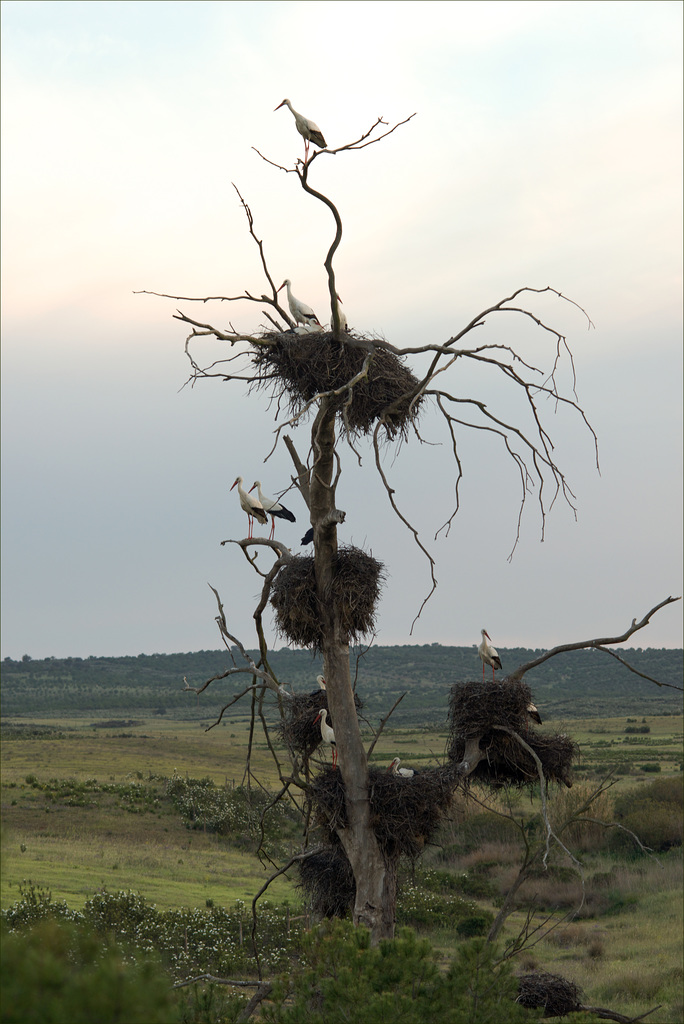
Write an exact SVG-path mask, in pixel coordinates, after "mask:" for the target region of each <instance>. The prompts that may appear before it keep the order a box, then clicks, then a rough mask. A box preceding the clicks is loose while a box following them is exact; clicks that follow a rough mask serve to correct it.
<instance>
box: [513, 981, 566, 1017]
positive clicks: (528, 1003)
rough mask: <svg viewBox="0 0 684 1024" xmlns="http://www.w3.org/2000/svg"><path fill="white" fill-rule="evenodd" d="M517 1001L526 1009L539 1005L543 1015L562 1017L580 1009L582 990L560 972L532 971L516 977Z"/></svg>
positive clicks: (533, 1008) (532, 1008)
mask: <svg viewBox="0 0 684 1024" xmlns="http://www.w3.org/2000/svg"><path fill="white" fill-rule="evenodd" d="M518 986H519V987H518V998H517V1000H516V1001H517V1002H518V1003H520V1005H521V1006H524V1007H525V1009H526V1010H535V1009H537V1008H538V1007H541V1008H542V1009H543V1010H544V1014H543V1016H544V1017H564V1016H565V1015H566V1014H567V1013H576V1012H577V1011H578V1010H580V1009H581V1004H580V998H581V996H582V991H581V989H579V988H578V987H577V985H575V983H574V982H572V981H568V980H567V978H562V977H561V976H560V974H547V973H546V971H534V972H533V973H532V974H523V975H521V976H520V977H519V978H518Z"/></svg>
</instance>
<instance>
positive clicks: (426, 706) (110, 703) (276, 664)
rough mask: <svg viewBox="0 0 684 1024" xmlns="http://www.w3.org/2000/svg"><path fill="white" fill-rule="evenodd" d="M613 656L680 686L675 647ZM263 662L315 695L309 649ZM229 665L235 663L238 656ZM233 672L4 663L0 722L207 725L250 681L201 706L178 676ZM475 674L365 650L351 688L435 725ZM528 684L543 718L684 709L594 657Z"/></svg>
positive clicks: (372, 710)
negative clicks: (130, 717)
mask: <svg viewBox="0 0 684 1024" xmlns="http://www.w3.org/2000/svg"><path fill="white" fill-rule="evenodd" d="M499 653H500V655H501V659H502V661H503V666H504V671H506V670H508V671H510V670H512V669H513V668H515V667H516V666H518V665H520V664H523V663H524V662H527V661H531V660H532V659H533V658H534V657H535V656H538V655H539V654H541V653H542V651H532V650H526V649H524V648H508V649H500V651H499ZM252 655H253V656H255V652H252ZM620 655H621V657H623V658H624V659H625V660H626V661H628V662H629V663H630V664H631V665H633V666H634V668H636V669H637V670H638V671H640V672H643V673H645V674H646V675H649V676H651V677H653V678H655V679H658V680H659V681H661V682H663V683H671V684H675V685H678V686H681V684H682V675H683V670H684V657H683V652H682V650H681V649H677V650H671V649H667V648H661V649H658V648H647V649H643V650H642V648H640V647H639V648H636V649H634V648H633V649H629V650H620ZM270 662H271V666H272V668H273V671H274V672H275V673H276V674H277V676H278V679H279V681H280V682H281V683H283V684H285V685H286V686H288V687H291V688H292V689H293V690H295V691H307V690H312V689H315V688H316V675H317V673H318V672H320V671H321V663H320V661H319V660H316V659H313V658H312V656H311V654H310V653H308V652H307V651H292V650H289V649H287V648H283V649H281V650H280V651H275V652H272V653H271V655H270ZM236 663H237V664H238V665H239V664H240V661H239V655H238V653H237V652H236ZM231 665H232V662H231V659H230V656H229V654H228V652H227V651H225V650H220V651H197V652H195V653H188V654H150V655H147V654H140V655H138V656H137V657H135V656H133V657H123V658H94V657H91V658H45V659H42V660H35V661H34V660H32V659H31V658H28V656H24V658H23V659H22V660H20V661H13V660H12V659H11V658H5V660H4V661H3V662H2V690H1V698H2V699H1V706H2V715H3V717H4V718H5V719H6V718H8V717H10V716H18V715H23V716H36V717H39V716H42V717H51V716H58V715H68V716H79V715H85V716H88V715H90V716H97V715H101V714H102V713H104V714H115V715H116V716H117V717H121V716H125V715H127V714H134V715H138V716H140V715H147V716H150V715H154V714H159V715H169V716H172V717H177V718H201V719H203V720H204V719H210V718H211V717H212V716H213V715H214V714H216V713H217V712H218V710H219V709H220V708H221V707H222V706H223V705H224V704H225V703H227V702H228V700H229V699H230V697H231V696H232V695H234V694H236V693H238V692H239V691H240V690H241V689H243V688H244V687H245V686H247V685H249V683H250V681H251V680H250V676H249V675H238V676H236V677H233V678H231V679H223V680H216V681H215V682H213V683H212V684H211V686H210V687H208V689H207V690H206V691H205V692H204V693H203V694H202V695H201V697H199V699H198V698H197V697H196V696H195V695H194V694H188V693H184V692H183V685H184V684H183V678H184V677H186V678H187V680H188V683H189V684H190V685H191V686H198V685H201V684H202V683H204V682H205V681H206V680H207V679H210V678H211V677H212V676H216V675H218V674H220V673H221V672H223V671H225V670H226V669H228V668H229V667H231ZM352 671H354V666H353V668H352ZM481 674H482V668H481V665H480V660H479V658H478V655H477V650H476V648H475V646H474V645H473V646H472V647H444V646H442V645H441V644H429V645H427V644H426V645H424V646H418V645H416V646H402V647H372V648H371V649H370V650H369V651H367V652H366V654H364V656H363V657H362V658H360V659H359V661H358V682H357V689H358V693H359V695H360V696H361V697H362V698H363V700H364V704H365V710H364V715H365V716H366V717H370V718H371V719H374V720H376V721H377V719H378V718H379V717H381V716H382V715H384V714H386V712H387V711H388V710H389V708H390V707H391V706H392V704H393V703H394V701H395V700H396V699H397V697H399V696H400V694H402V693H403V692H404V691H408V692H407V695H406V697H405V698H404V700H403V701H402V703H401V704H400V705H399V707H398V708H397V710H396V712H395V713H394V715H393V717H392V723H393V724H394V725H395V726H404V727H408V726H411V727H415V726H423V725H424V726H437V725H442V724H443V723H444V721H445V718H446V709H447V700H448V693H449V689H450V687H451V686H452V685H453V683H455V682H459V681H465V680H470V679H478V678H480V677H481ZM525 678H526V681H527V682H528V683H529V685H530V686H531V687H532V690H533V693H534V697H535V702H536V703H537V705H538V707H539V709H540V711H541V713H542V716H543V717H545V718H582V717H594V716H604V717H605V716H617V715H622V714H625V715H647V714H651V715H655V714H674V713H680V712H681V708H682V694H681V692H679V691H677V690H672V689H668V688H666V687H659V686H656V685H654V684H653V683H651V682H648V681H647V680H646V679H641V678H639V677H638V676H636V675H634V673H632V672H629V671H628V670H627V669H626V668H624V667H623V666H622V665H620V664H619V662H617V661H616V660H615V659H614V658H611V657H610V656H609V655H605V654H602V653H601V652H600V651H592V650H590V651H575V652H572V653H570V654H562V655H558V657H556V658H552V659H551V660H550V661H548V662H546V663H545V664H544V665H541V666H540V667H539V668H538V669H535V670H533V671H532V672H530V673H528V675H527V676H526V677H525ZM247 710H248V707H247V705H246V704H244V705H243V706H241V705H238V706H237V707H236V709H235V715H239V716H242V715H244V714H246V713H247Z"/></svg>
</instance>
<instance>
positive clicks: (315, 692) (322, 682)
mask: <svg viewBox="0 0 684 1024" xmlns="http://www.w3.org/2000/svg"><path fill="white" fill-rule="evenodd" d="M316 682H317V683H318V689H317V690H312V691H311V696H312V697H316V696H317V695H318V694H319V693H320V692H321V690H326V689H327V687H326V685H325V679H324V678H323V676H316Z"/></svg>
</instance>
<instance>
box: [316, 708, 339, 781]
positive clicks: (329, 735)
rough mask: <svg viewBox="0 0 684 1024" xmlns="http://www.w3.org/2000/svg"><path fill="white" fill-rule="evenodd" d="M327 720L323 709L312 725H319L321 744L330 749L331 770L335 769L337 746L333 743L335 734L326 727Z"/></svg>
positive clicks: (328, 726) (325, 711) (330, 728)
mask: <svg viewBox="0 0 684 1024" xmlns="http://www.w3.org/2000/svg"><path fill="white" fill-rule="evenodd" d="M327 718H328V712H327V710H326V709H325V708H323V710H322V711H319V712H318V714H317V715H316V717H315V718H314V725H315V724H316V722H320V723H321V737H322V739H323V742H324V743H327V744H328V746H330V747H331V748H332V766H333V768H337V744H336V743H335V733H334V732H333V730H332V727H331V726H330V725H328V722H327Z"/></svg>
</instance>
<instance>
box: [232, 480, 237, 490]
mask: <svg viewBox="0 0 684 1024" xmlns="http://www.w3.org/2000/svg"><path fill="white" fill-rule="evenodd" d="M236 483H237V480H236V481H235V484H236ZM235 484H233V487H235ZM233 487H231V491H232V490H233Z"/></svg>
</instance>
